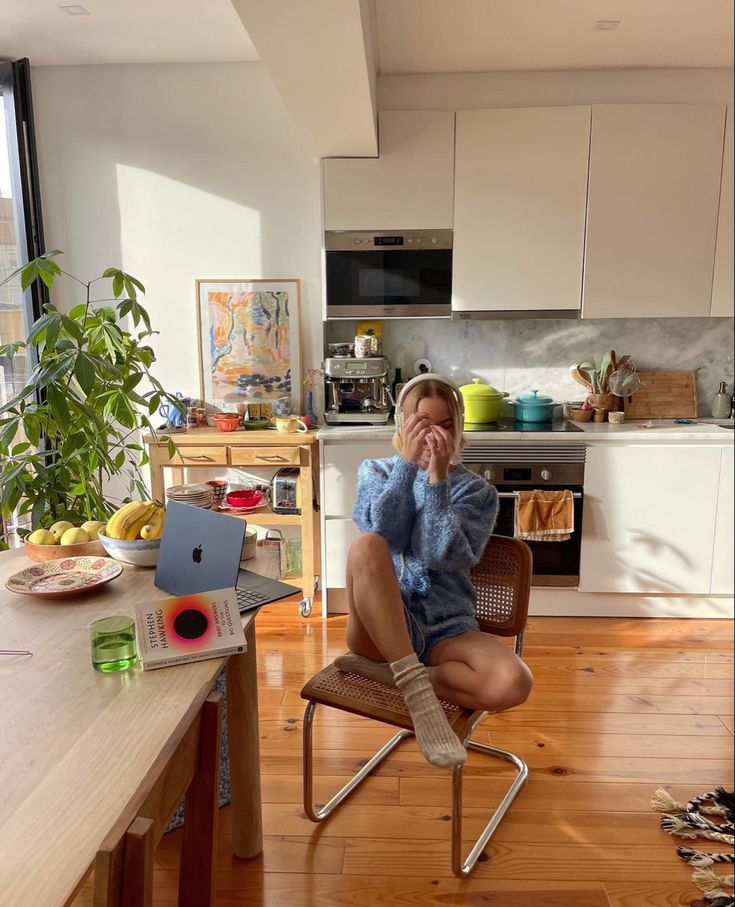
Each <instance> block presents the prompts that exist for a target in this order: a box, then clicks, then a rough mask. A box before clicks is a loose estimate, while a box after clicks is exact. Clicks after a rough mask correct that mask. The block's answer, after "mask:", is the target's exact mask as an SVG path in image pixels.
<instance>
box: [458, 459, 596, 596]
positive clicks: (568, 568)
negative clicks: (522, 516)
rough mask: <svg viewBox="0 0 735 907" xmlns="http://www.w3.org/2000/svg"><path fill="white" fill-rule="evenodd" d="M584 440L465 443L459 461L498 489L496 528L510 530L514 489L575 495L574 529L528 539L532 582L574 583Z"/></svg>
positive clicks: (579, 542) (581, 510) (502, 531)
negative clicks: (549, 538) (564, 535)
mask: <svg viewBox="0 0 735 907" xmlns="http://www.w3.org/2000/svg"><path fill="white" fill-rule="evenodd" d="M585 450H586V448H585V445H584V444H566V443H561V442H560V443H558V444H531V443H524V444H510V443H508V444H491V443H483V442H479V443H477V444H470V446H469V447H468V448H467V449H466V450H465V452H464V458H463V463H464V465H465V466H466V467H467V469H470V470H471V471H472V472H476V473H478V474H479V475H481V476H484V477H485V478H486V479H487V480H488V482H490V483H491V484H492V485H494V486H495V487H496V488H497V490H498V497H499V498H500V507H499V511H498V521H497V523H496V528H495V531H496V532H497V533H498V534H499V535H509V536H512V535H513V529H514V514H515V504H516V493H517V492H518V491H521V490H523V489H526V490H531V489H535V488H548V489H566V488H568V489H569V490H570V491H571V492H572V494H573V495H574V532H573V533H572V535H571V538H569V539H568V540H565V541H561V542H528V545H529V547H530V548H531V551H532V552H533V579H532V585H534V586H577V585H579V559H580V551H581V546H582V520H583V517H584V463H585Z"/></svg>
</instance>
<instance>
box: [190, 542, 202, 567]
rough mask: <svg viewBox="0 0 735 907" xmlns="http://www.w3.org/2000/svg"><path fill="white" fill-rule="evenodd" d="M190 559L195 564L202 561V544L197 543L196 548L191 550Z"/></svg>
mask: <svg viewBox="0 0 735 907" xmlns="http://www.w3.org/2000/svg"><path fill="white" fill-rule="evenodd" d="M191 559H192V560H193V561H194V563H195V564H201V562H202V546H201V545H197V546H196V548H195V549H194V550H193V551H192V552H191Z"/></svg>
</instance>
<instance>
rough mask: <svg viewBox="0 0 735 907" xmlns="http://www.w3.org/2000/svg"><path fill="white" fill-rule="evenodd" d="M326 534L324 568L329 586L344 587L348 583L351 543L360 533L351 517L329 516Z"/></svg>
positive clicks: (326, 523)
mask: <svg viewBox="0 0 735 907" xmlns="http://www.w3.org/2000/svg"><path fill="white" fill-rule="evenodd" d="M325 529H326V533H325V536H324V554H325V558H324V570H325V571H326V577H327V583H328V587H329V588H333V589H334V588H336V589H342V588H344V587H345V586H346V585H347V581H346V579H345V570H346V567H347V554H348V552H349V550H350V545H351V544H352V543H353V542H354V541H355V539H356V538H357V537H358V536H359V535H360V530H359V529H358V528H357V526H355V524H354V523H353V522H352V520H351V519H346V518H340V519H336V518H327V520H326V521H325Z"/></svg>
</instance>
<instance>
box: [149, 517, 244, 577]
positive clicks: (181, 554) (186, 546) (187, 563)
mask: <svg viewBox="0 0 735 907" xmlns="http://www.w3.org/2000/svg"><path fill="white" fill-rule="evenodd" d="M246 526H247V523H246V521H245V520H242V519H236V518H234V517H231V516H225V515H224V514H218V513H212V511H211V510H204V509H202V508H201V507H193V506H192V505H191V504H179V503H177V502H176V501H170V502H169V503H168V504H167V505H166V519H165V522H164V524H163V536H162V538H161V549H160V552H159V555H158V563H157V565H156V578H155V584H156V586H157V587H158V588H159V589H163V590H164V592H170V593H171V594H172V595H191V594H193V593H195V592H210V591H211V590H213V589H229V588H234V587H235V586H236V584H237V576H238V573H239V569H240V555H241V552H242V543H243V538H244V536H245V529H246Z"/></svg>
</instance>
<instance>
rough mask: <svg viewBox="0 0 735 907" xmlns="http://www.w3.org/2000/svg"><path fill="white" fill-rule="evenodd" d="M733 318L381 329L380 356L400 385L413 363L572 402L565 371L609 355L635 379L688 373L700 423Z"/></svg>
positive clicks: (341, 325)
mask: <svg viewBox="0 0 735 907" xmlns="http://www.w3.org/2000/svg"><path fill="white" fill-rule="evenodd" d="M734 326H735V319H733V318H609V319H608V318H606V319H589V320H579V321H568V320H542V319H539V320H530V319H529V320H526V319H517V320H508V321H495V320H487V321H480V320H478V321H449V320H446V321H444V320H431V319H427V320H418V319H417V320H415V321H414V320H406V321H403V320H396V321H384V322H383V352H384V353H385V355H386V356H387V357H388V359H389V360H390V362H391V365H392V366H393V367H395V366H399V367H400V368H401V371H402V374H403V377H404V380H405V379H407V378H411V377H413V375H414V374H415V369H414V362H415V361H416V360H417V359H420V358H426V359H428V360H430V362H431V365H432V368H433V370H434V371H436V372H440V373H442V374H445V375H449V376H450V377H453V378H454V379H455V380H456V381H457V382H458V383H460V384H465V383H467V382H468V381H469V380H470V379H471V378H473V377H479V378H482V379H483V380H485V381H487V382H488V383H489V384H491V385H493V386H494V387H496V388H497V389H498V390H506V391H508V392H509V393H510V394H511V395H515V394H519V393H523V392H524V391H528V390H530V389H531V388H536V387H537V388H540V390H541V391H542V392H543V393H546V394H549V395H550V396H552V397H553V398H554V399H555V400H560V401H561V400H580V399H583V397H584V390H583V388H582V387H580V385H578V384H577V383H576V382H574V381H573V380H572V379H571V377H570V376H569V367H570V365H571V364H572V363H574V362H578V361H580V360H581V359H584V358H585V357H587V356H593V357H594V358H595V360H597V361H598V362H599V359H600V356H601V355H602V354H603V353H604V352H605V351H606V350H609V349H614V350H615V351H616V353H617V355H618V356H619V357H620V356H622V355H624V354H625V353H628V354H630V355H631V356H632V357H633V361H634V362H635V363H636V365H637V366H638V368H639V369H640V370H642V371H652V370H667V371H696V372H697V392H698V399H699V414H700V416H702V417H704V416H709V415H710V408H711V400H712V397H713V396H714V394H715V393H716V392H717V388H718V386H719V383H720V381H726V382H727V384H728V386H729V388H730V393H732V391H733V387H732V385H733V377H734V376H733V342H734V331H733V329H734ZM354 333H355V323H354V322H341V321H336V322H335V321H331V322H327V324H326V339H327V341H339V340H350V339H352V337H353V335H354Z"/></svg>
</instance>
